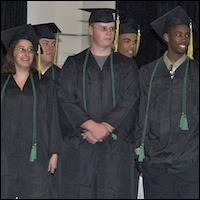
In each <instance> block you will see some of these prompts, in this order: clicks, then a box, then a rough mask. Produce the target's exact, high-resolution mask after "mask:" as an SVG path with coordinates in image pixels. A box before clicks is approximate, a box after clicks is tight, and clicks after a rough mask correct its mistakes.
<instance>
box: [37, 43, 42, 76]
mask: <svg viewBox="0 0 200 200" xmlns="http://www.w3.org/2000/svg"><path fill="white" fill-rule="evenodd" d="M37 54H38V66H37V70H38V75H39V79H41V74H42V66H41V58H40V56H41V49H40V44H38V51H37Z"/></svg>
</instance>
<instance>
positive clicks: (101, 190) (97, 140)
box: [58, 8, 139, 199]
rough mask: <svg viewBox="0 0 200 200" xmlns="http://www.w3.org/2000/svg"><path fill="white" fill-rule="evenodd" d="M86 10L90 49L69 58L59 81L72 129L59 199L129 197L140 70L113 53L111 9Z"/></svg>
mask: <svg viewBox="0 0 200 200" xmlns="http://www.w3.org/2000/svg"><path fill="white" fill-rule="evenodd" d="M82 10H84V11H87V12H90V13H91V14H90V17H89V25H88V33H89V35H90V37H91V46H90V47H89V48H88V49H85V50H83V51H82V52H80V53H78V54H76V55H74V56H69V57H68V58H67V59H66V61H65V63H64V65H63V67H62V69H61V74H60V78H59V89H58V98H59V103H60V104H61V106H62V107H63V109H64V112H65V114H66V116H67V117H68V118H69V120H70V122H71V124H72V126H73V130H72V131H71V132H68V135H66V136H65V137H64V143H65V145H64V149H63V151H62V155H61V158H60V162H59V164H60V167H61V168H59V171H60V177H61V180H60V185H59V184H58V187H59V188H60V189H61V191H60V198H61V199H74V198H77V199H120V198H125V199H131V198H134V197H135V194H134V190H133V187H134V155H133V151H134V147H133V144H132V143H133V142H132V140H133V138H134V132H133V131H132V129H133V128H134V126H135V121H134V118H135V115H137V112H136V111H135V110H136V108H137V107H138V103H139V101H138V86H139V82H138V69H137V65H136V63H135V62H133V61H132V59H129V58H127V57H125V56H124V55H122V54H119V53H117V52H116V53H114V52H113V49H112V47H113V41H114V37H115V20H114V18H113V13H115V12H116V10H114V9H109V8H96V9H95V8H94V9H92V8H90V9H82Z"/></svg>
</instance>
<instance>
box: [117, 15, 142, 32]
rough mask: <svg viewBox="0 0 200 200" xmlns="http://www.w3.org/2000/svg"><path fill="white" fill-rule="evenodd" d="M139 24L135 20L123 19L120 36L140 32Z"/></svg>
mask: <svg viewBox="0 0 200 200" xmlns="http://www.w3.org/2000/svg"><path fill="white" fill-rule="evenodd" d="M138 28H139V24H138V23H137V22H136V21H135V20H134V19H133V18H128V19H123V20H121V23H120V29H119V35H121V34H124V33H136V34H137V32H138Z"/></svg>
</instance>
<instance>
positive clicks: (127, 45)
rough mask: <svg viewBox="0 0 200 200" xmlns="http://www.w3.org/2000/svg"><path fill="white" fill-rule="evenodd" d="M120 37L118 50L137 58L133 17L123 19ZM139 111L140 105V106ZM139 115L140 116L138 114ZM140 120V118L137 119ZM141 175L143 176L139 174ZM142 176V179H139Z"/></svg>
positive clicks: (137, 28) (136, 29)
mask: <svg viewBox="0 0 200 200" xmlns="http://www.w3.org/2000/svg"><path fill="white" fill-rule="evenodd" d="M119 27H120V28H119V38H118V49H117V51H118V52H119V53H121V54H123V55H125V56H126V57H129V58H132V59H134V60H135V58H136V56H137V53H138V50H139V46H140V37H141V33H140V26H139V24H138V23H137V22H136V21H135V20H134V19H133V18H127V19H124V20H121V22H120V26H119ZM138 112H139V107H138ZM137 117H138V116H137ZM135 120H138V119H135ZM137 158H138V156H137V155H136V154H135V166H136V168H135V187H134V188H135V195H136V196H137V195H138V181H139V180H141V179H142V174H140V165H138V162H137ZM139 175H141V177H140V176H139ZM139 178H140V179H139Z"/></svg>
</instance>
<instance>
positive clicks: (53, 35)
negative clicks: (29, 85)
mask: <svg viewBox="0 0 200 200" xmlns="http://www.w3.org/2000/svg"><path fill="white" fill-rule="evenodd" d="M33 28H34V30H35V32H36V34H37V36H38V39H41V38H47V39H55V40H56V53H55V55H54V61H53V63H54V64H55V65H56V64H57V53H58V33H61V30H60V29H59V28H58V27H57V25H56V24H55V23H53V22H51V23H43V24H35V25H33ZM42 53H43V50H42V48H41V46H39V47H38V72H39V77H40V79H41V73H42V66H41V59H40V55H41V54H42Z"/></svg>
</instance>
